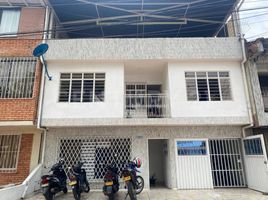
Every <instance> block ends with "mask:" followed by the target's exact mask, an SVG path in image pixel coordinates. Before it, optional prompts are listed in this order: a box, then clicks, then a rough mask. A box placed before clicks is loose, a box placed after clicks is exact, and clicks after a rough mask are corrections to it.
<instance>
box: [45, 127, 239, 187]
mask: <svg viewBox="0 0 268 200" xmlns="http://www.w3.org/2000/svg"><path fill="white" fill-rule="evenodd" d="M105 135H106V136H115V137H118V136H121V137H122V136H130V137H131V138H132V156H133V157H134V156H135V157H136V156H137V157H140V158H142V161H143V165H142V167H141V172H142V174H141V175H142V176H143V178H144V180H145V187H146V188H149V163H148V162H149V158H148V139H166V141H167V147H168V148H167V149H168V154H167V161H168V162H167V163H168V164H167V170H166V171H167V173H166V180H167V181H166V184H167V186H168V187H169V188H176V187H177V182H176V163H175V162H176V154H175V140H176V139H187V138H241V137H242V131H241V127H239V126H211V127H207V126H203V127H202V126H199V127H198V126H196V127H194V126H192V127H185V126H182V127H178V126H176V127H163V126H156V127H141V126H140V127H90V128H51V129H49V130H48V132H47V138H46V154H45V166H47V167H51V166H52V165H53V164H54V163H55V162H56V161H57V156H58V155H57V145H58V143H57V142H58V139H59V138H63V137H77V136H79V137H80V136H87V137H90V136H105ZM46 172H47V171H46V169H44V173H46Z"/></svg>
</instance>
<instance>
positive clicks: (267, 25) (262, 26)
mask: <svg viewBox="0 0 268 200" xmlns="http://www.w3.org/2000/svg"><path fill="white" fill-rule="evenodd" d="M260 8H262V9H260ZM248 9H255V10H250V11H245V10H248ZM240 19H241V25H242V32H243V34H244V35H245V38H246V39H247V40H248V41H252V40H255V39H256V38H260V37H266V38H268V0H245V2H244V3H243V5H242V6H241V8H240Z"/></svg>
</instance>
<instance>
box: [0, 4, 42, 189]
mask: <svg viewBox="0 0 268 200" xmlns="http://www.w3.org/2000/svg"><path fill="white" fill-rule="evenodd" d="M7 2H9V1H2V0H0V36H1V38H0V176H1V179H0V185H6V184H17V183H21V182H22V181H24V180H25V178H26V177H27V176H28V175H29V173H30V172H31V171H32V170H33V169H34V168H35V167H36V166H37V164H38V163H39V149H40V145H41V132H42V131H41V130H40V129H37V107H38V100H39V87H40V79H41V64H40V63H39V61H38V60H37V58H34V57H33V56H32V51H33V49H34V48H35V47H36V46H37V45H38V44H39V43H41V42H42V38H43V30H44V25H45V8H44V5H43V4H41V3H40V1H28V0H25V1H18V0H17V1H12V3H10V2H9V3H7ZM1 6H3V7H1ZM37 31H38V33H39V34H34V35H33V34H29V32H37ZM26 32H28V34H26V35H23V34H21V33H26Z"/></svg>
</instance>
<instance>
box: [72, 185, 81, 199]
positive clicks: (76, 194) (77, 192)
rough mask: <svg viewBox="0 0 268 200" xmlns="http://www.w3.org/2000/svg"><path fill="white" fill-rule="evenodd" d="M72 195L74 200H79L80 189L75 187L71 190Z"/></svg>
mask: <svg viewBox="0 0 268 200" xmlns="http://www.w3.org/2000/svg"><path fill="white" fill-rule="evenodd" d="M73 195H74V199H75V200H80V198H81V192H80V189H79V187H78V186H75V187H74V188H73Z"/></svg>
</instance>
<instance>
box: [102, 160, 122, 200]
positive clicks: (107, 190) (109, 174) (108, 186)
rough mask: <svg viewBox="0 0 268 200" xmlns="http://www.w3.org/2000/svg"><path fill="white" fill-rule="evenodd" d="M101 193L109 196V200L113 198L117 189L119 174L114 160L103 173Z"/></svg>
mask: <svg viewBox="0 0 268 200" xmlns="http://www.w3.org/2000/svg"><path fill="white" fill-rule="evenodd" d="M103 180H104V186H103V193H104V195H106V196H108V197H109V200H112V199H114V194H115V193H116V192H118V190H119V175H118V168H117V167H116V164H115V162H113V163H112V164H111V165H108V166H107V167H106V172H105V175H104V178H103Z"/></svg>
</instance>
